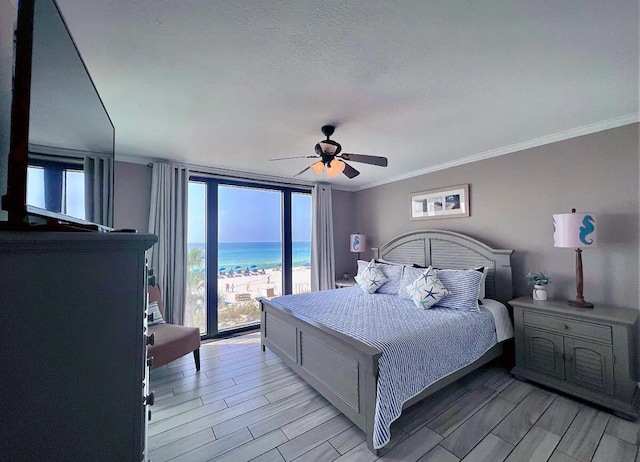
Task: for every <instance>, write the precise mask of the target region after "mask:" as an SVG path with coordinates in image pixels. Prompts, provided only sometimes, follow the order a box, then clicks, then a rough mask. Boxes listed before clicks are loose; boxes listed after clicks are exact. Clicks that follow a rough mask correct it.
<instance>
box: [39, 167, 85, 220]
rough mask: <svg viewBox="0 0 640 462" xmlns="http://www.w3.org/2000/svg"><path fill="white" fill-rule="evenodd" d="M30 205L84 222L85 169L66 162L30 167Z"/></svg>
mask: <svg viewBox="0 0 640 462" xmlns="http://www.w3.org/2000/svg"><path fill="white" fill-rule="evenodd" d="M27 204H29V205H32V206H34V207H39V208H42V209H47V210H50V211H52V212H57V213H63V214H65V215H69V216H72V217H76V218H80V219H82V220H84V219H85V208H84V172H83V171H82V165H75V164H67V163H62V162H38V163H37V164H32V165H29V167H28V168H27Z"/></svg>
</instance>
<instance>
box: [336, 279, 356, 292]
mask: <svg viewBox="0 0 640 462" xmlns="http://www.w3.org/2000/svg"><path fill="white" fill-rule="evenodd" d="M356 284H357V283H356V281H354V280H353V278H349V279H336V289H342V288H343V287H353V286H355V285H356Z"/></svg>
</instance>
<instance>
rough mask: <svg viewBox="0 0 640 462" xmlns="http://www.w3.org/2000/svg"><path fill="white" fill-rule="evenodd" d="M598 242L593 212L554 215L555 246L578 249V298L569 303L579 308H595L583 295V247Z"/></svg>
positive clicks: (573, 210)
mask: <svg viewBox="0 0 640 462" xmlns="http://www.w3.org/2000/svg"><path fill="white" fill-rule="evenodd" d="M597 242H598V233H597V230H596V219H595V216H594V215H593V214H591V213H576V209H571V213H559V214H554V215H553V246H554V247H564V248H575V249H576V299H575V300H569V302H568V303H569V305H571V306H576V307H578V308H593V303H589V302H585V301H584V297H583V295H582V289H583V276H582V248H586V247H595V246H596V244H597Z"/></svg>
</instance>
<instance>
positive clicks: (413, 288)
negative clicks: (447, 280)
mask: <svg viewBox="0 0 640 462" xmlns="http://www.w3.org/2000/svg"><path fill="white" fill-rule="evenodd" d="M407 292H408V293H409V294H410V295H411V300H413V302H414V303H415V304H416V306H417V307H418V308H422V309H423V310H428V309H429V308H431V307H432V306H434V305H435V304H436V303H438V302H439V301H440V300H442V299H443V298H444V297H446V296H447V295H449V291H448V290H447V288H446V287H445V285H444V284H443V283H442V281H441V280H440V278H438V276H437V275H436V272H435V271H434V270H433V268H431V267H429V268H427V270H426V271H424V273H423V274H422V275H421V276H420V277H418V278H416V279H415V280H414V281H413V282H412V283H411V284H409V285H408V286H407Z"/></svg>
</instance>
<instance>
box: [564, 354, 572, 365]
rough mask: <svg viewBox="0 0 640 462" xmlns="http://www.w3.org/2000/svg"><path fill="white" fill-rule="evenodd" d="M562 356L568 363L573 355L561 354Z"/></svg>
mask: <svg viewBox="0 0 640 462" xmlns="http://www.w3.org/2000/svg"><path fill="white" fill-rule="evenodd" d="M563 356H564V360H565V361H567V362H569V363H570V362H571V361H573V356H571V355H563Z"/></svg>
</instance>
